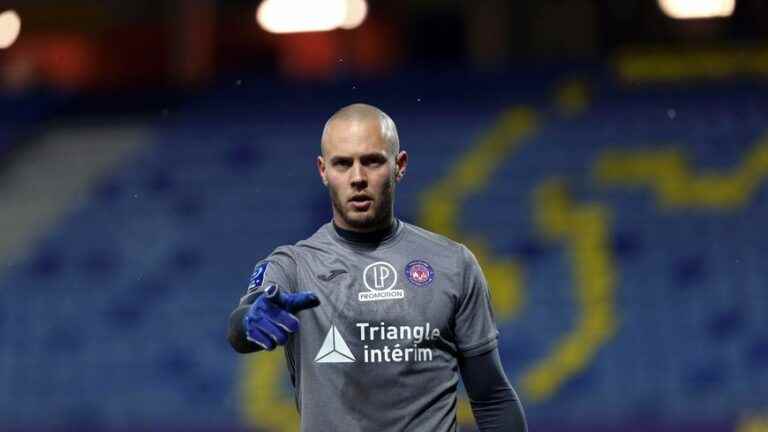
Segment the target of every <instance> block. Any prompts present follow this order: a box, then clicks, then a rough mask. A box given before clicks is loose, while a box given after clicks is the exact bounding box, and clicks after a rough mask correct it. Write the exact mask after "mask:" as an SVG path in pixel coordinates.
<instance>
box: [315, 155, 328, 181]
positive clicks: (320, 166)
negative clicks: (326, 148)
mask: <svg viewBox="0 0 768 432" xmlns="http://www.w3.org/2000/svg"><path fill="white" fill-rule="evenodd" d="M316 163H317V173H318V174H320V180H322V181H323V184H324V185H326V186H328V179H326V178H325V159H323V157H322V156H318V157H317V162H316Z"/></svg>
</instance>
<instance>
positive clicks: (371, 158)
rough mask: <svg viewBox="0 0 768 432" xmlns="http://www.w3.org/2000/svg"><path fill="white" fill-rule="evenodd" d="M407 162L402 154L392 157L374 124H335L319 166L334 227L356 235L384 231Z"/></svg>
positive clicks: (388, 221) (347, 122) (368, 122)
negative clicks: (378, 230) (359, 232)
mask: <svg viewBox="0 0 768 432" xmlns="http://www.w3.org/2000/svg"><path fill="white" fill-rule="evenodd" d="M406 160H407V156H406V154H405V152H400V154H399V155H397V157H395V156H394V155H392V154H390V149H389V144H388V143H387V142H386V140H385V139H384V137H383V136H382V135H381V125H380V123H379V121H378V120H376V119H371V120H335V121H333V122H332V123H331V124H330V125H329V128H328V130H327V131H326V136H325V141H324V142H323V156H319V157H318V159H317V166H318V171H319V172H320V176H321V177H322V178H323V181H324V182H325V183H326V184H327V185H328V190H329V193H330V196H331V202H332V204H333V219H334V222H336V225H338V226H339V227H341V228H345V229H350V230H355V231H372V230H375V229H379V228H383V227H386V226H387V225H388V224H389V223H390V221H391V219H392V211H393V200H394V193H395V183H396V182H397V181H398V180H399V179H400V177H401V176H402V174H403V173H404V172H405V164H406Z"/></svg>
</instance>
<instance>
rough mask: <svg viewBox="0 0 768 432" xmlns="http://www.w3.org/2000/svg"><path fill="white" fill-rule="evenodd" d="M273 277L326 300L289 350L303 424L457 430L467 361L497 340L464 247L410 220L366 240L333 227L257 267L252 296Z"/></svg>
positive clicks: (481, 284)
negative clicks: (463, 359)
mask: <svg viewBox="0 0 768 432" xmlns="http://www.w3.org/2000/svg"><path fill="white" fill-rule="evenodd" d="M271 284H277V285H278V286H279V287H281V289H284V290H287V291H291V292H295V291H312V292H314V293H315V294H317V296H318V297H319V298H320V301H321V304H320V306H318V307H316V308H313V309H309V310H305V311H302V312H299V313H298V314H297V316H298V318H299V321H300V323H301V324H300V326H301V327H300V330H299V332H298V333H297V334H295V335H293V336H292V337H291V339H290V340H289V342H288V343H287V344H286V346H285V353H286V360H287V364H288V368H289V371H290V375H291V380H292V382H293V384H294V390H295V396H296V402H297V406H298V409H299V412H300V414H301V430H302V431H405V430H409V431H454V430H456V428H457V427H456V403H457V394H456V389H457V384H458V382H459V369H458V364H457V356H467V357H468V356H473V355H478V354H482V353H485V352H487V351H490V350H492V349H493V348H495V347H496V344H497V337H498V331H497V329H496V326H495V323H494V319H493V313H492V310H491V305H490V299H489V293H488V287H487V285H486V281H485V278H484V276H483V274H482V271H481V270H480V267H479V265H478V263H477V260H476V259H475V257H474V256H473V255H472V253H471V252H470V251H469V250H468V249H467V248H466V247H465V246H463V245H461V244H459V243H456V242H453V241H451V240H448V239H447V238H445V237H443V236H440V235H437V234H434V233H431V232H429V231H426V230H424V229H421V228H418V227H416V226H413V225H410V224H407V223H403V222H400V223H399V226H398V228H397V230H396V231H395V232H394V233H393V234H392V235H391V236H390V237H389V238H387V239H385V240H384V241H382V242H380V243H378V244H377V245H376V246H371V245H365V244H360V243H355V242H351V241H348V240H346V239H344V238H342V237H340V236H339V235H338V234H337V233H336V231H335V230H334V228H333V226H332V224H330V223H328V224H326V225H323V226H322V227H321V228H320V229H319V230H318V231H317V232H316V233H315V234H313V235H312V236H311V237H310V238H308V239H306V240H303V241H300V242H298V243H296V244H295V245H293V246H281V247H279V248H277V249H276V250H275V251H274V252H273V253H272V254H271V255H270V256H269V257H268V258H266V259H265V260H264V261H262V262H260V263H259V264H257V266H256V269H255V270H254V272H253V275H252V277H251V283H250V286H249V289H248V294H247V295H246V297H244V298H243V303H245V302H247V301H248V299H249V297H251V296H252V295H253V293H256V292H259V291H260V290H262V289H264V288H266V287H267V286H269V285H271ZM257 355H258V354H257Z"/></svg>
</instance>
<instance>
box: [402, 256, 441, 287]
mask: <svg viewBox="0 0 768 432" xmlns="http://www.w3.org/2000/svg"><path fill="white" fill-rule="evenodd" d="M405 277H406V278H408V281H409V282H410V283H412V284H414V285H416V286H418V287H425V286H427V285H429V284H431V283H432V281H433V280H434V279H435V271H434V270H433V269H432V266H431V265H429V263H428V262H426V261H424V260H413V261H411V262H409V263H408V264H407V265H406V266H405Z"/></svg>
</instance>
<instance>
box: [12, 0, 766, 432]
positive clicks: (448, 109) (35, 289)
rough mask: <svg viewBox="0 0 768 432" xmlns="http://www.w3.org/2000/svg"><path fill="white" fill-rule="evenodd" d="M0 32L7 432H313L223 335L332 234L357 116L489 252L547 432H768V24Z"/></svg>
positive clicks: (510, 357)
mask: <svg viewBox="0 0 768 432" xmlns="http://www.w3.org/2000/svg"><path fill="white" fill-rule="evenodd" d="M257 10H260V11H261V12H259V13H257ZM0 12H2V15H0V46H2V50H0V80H1V82H2V90H0V94H1V95H0V113H2V115H1V116H0V209H1V211H0V227H2V228H1V229H2V231H0V430H11V431H47V430H78V431H79V430H91V431H97V430H117V431H128V430H200V431H235V430H237V431H240V430H254V431H256V430H258V431H293V430H296V424H297V415H296V413H295V409H294V405H293V401H292V395H291V392H290V387H289V382H288V378H287V376H286V374H285V369H284V365H283V357H282V353H271V354H264V355H258V356H238V355H236V354H235V353H234V352H233V351H232V350H231V349H230V348H229V346H228V344H227V342H226V339H225V333H226V325H227V317H228V314H229V312H230V310H231V309H232V308H233V306H234V305H235V302H236V301H237V300H238V298H239V296H240V295H241V294H242V292H243V291H244V289H245V286H246V283H247V280H248V276H249V273H250V270H251V267H252V265H253V264H254V263H255V261H256V260H257V259H259V258H260V257H262V256H264V255H265V254H267V253H268V252H269V251H271V250H272V248H273V247H275V246H276V245H279V244H285V243H293V242H295V241H297V240H299V239H301V238H304V237H305V236H307V235H308V234H310V233H312V232H313V231H314V230H315V229H316V227H317V226H318V225H319V224H321V223H323V222H325V221H327V220H329V218H330V209H329V205H328V202H327V195H326V192H325V189H324V188H323V187H322V186H321V184H320V182H319V181H318V179H317V178H316V173H315V170H314V167H313V163H314V156H315V155H316V153H317V150H318V145H319V144H318V143H319V136H320V132H321V129H322V125H323V122H324V121H325V119H326V118H327V116H328V115H330V113H332V112H333V111H334V110H336V109H338V108H339V107H341V106H343V105H346V104H348V103H352V102H356V101H365V102H369V103H372V104H375V105H378V106H380V107H381V108H383V109H384V110H385V111H387V112H388V113H389V114H390V115H391V116H392V117H393V118H394V120H395V121H396V122H397V124H398V126H399V131H400V136H401V140H402V145H403V147H404V148H405V149H406V150H408V151H409V152H410V155H411V161H412V162H411V166H410V169H409V175H408V176H407V178H406V181H405V182H404V183H402V186H401V188H400V189H399V191H398V206H397V211H398V214H399V216H400V217H401V218H402V219H404V220H406V221H410V222H413V223H416V224H420V225H422V226H424V227H426V228H429V229H432V230H435V231H438V232H441V233H443V234H446V235H448V236H450V237H451V238H453V239H455V240H458V241H462V242H465V243H467V244H468V245H469V246H470V247H471V248H472V249H473V250H474V251H475V253H476V254H477V256H478V258H479V259H480V260H481V263H482V265H483V267H484V269H485V271H486V273H487V276H488V278H489V280H490V282H491V286H492V290H493V292H492V296H493V301H494V305H495V308H496V314H497V319H498V322H499V326H500V330H501V341H502V342H501V347H502V348H501V349H502V354H503V361H504V365H505V368H506V370H507V372H508V375H509V376H510V378H511V379H512V381H513V384H514V385H515V387H516V389H517V390H518V392H519V393H520V395H521V397H522V399H523V401H524V404H525V407H526V412H527V415H528V419H529V424H530V427H531V430H533V431H552V432H554V431H694V430H695V431H736V432H758V431H766V430H768V313H767V311H768V271H766V270H768V242H767V241H766V240H768V228H767V227H766V221H768V187H766V178H768V85H767V83H768V81H767V80H766V78H767V77H768V40H767V39H768V3H766V2H765V1H761V0H739V1H735V2H734V1H733V0H731V1H728V0H677V1H673V0H669V1H652V0H628V1H620V2H599V1H596V0H535V1H534V0H530V1H515V2H511V1H504V0H487V1H483V2H460V1H456V0H440V1H437V0H412V1H408V2H395V1H376V0H370V1H368V2H365V1H363V0H357V1H352V0H349V1H347V0H323V1H321V0H289V1H286V0H267V2H264V3H260V2H259V1H258V0H252V1H242V0H228V1H226V2H225V1H213V0H196V1H181V0H155V1H145V0H142V1H132V2H124V1H116V0H112V1H99V2H95V1H77V0H72V1H67V2H59V1H51V0H34V1H24V2H20V1H19V2H7V1H3V2H0ZM257 16H258V19H257ZM267 29H269V30H270V31H267ZM302 30H312V31H309V32H307V31H302ZM297 31H298V32H297ZM274 32H288V33H274ZM459 410H460V418H461V419H462V423H463V424H464V430H467V431H470V430H474V426H473V423H472V418H471V414H470V411H469V408H468V404H467V403H466V401H462V402H461V403H460V406H459Z"/></svg>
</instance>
